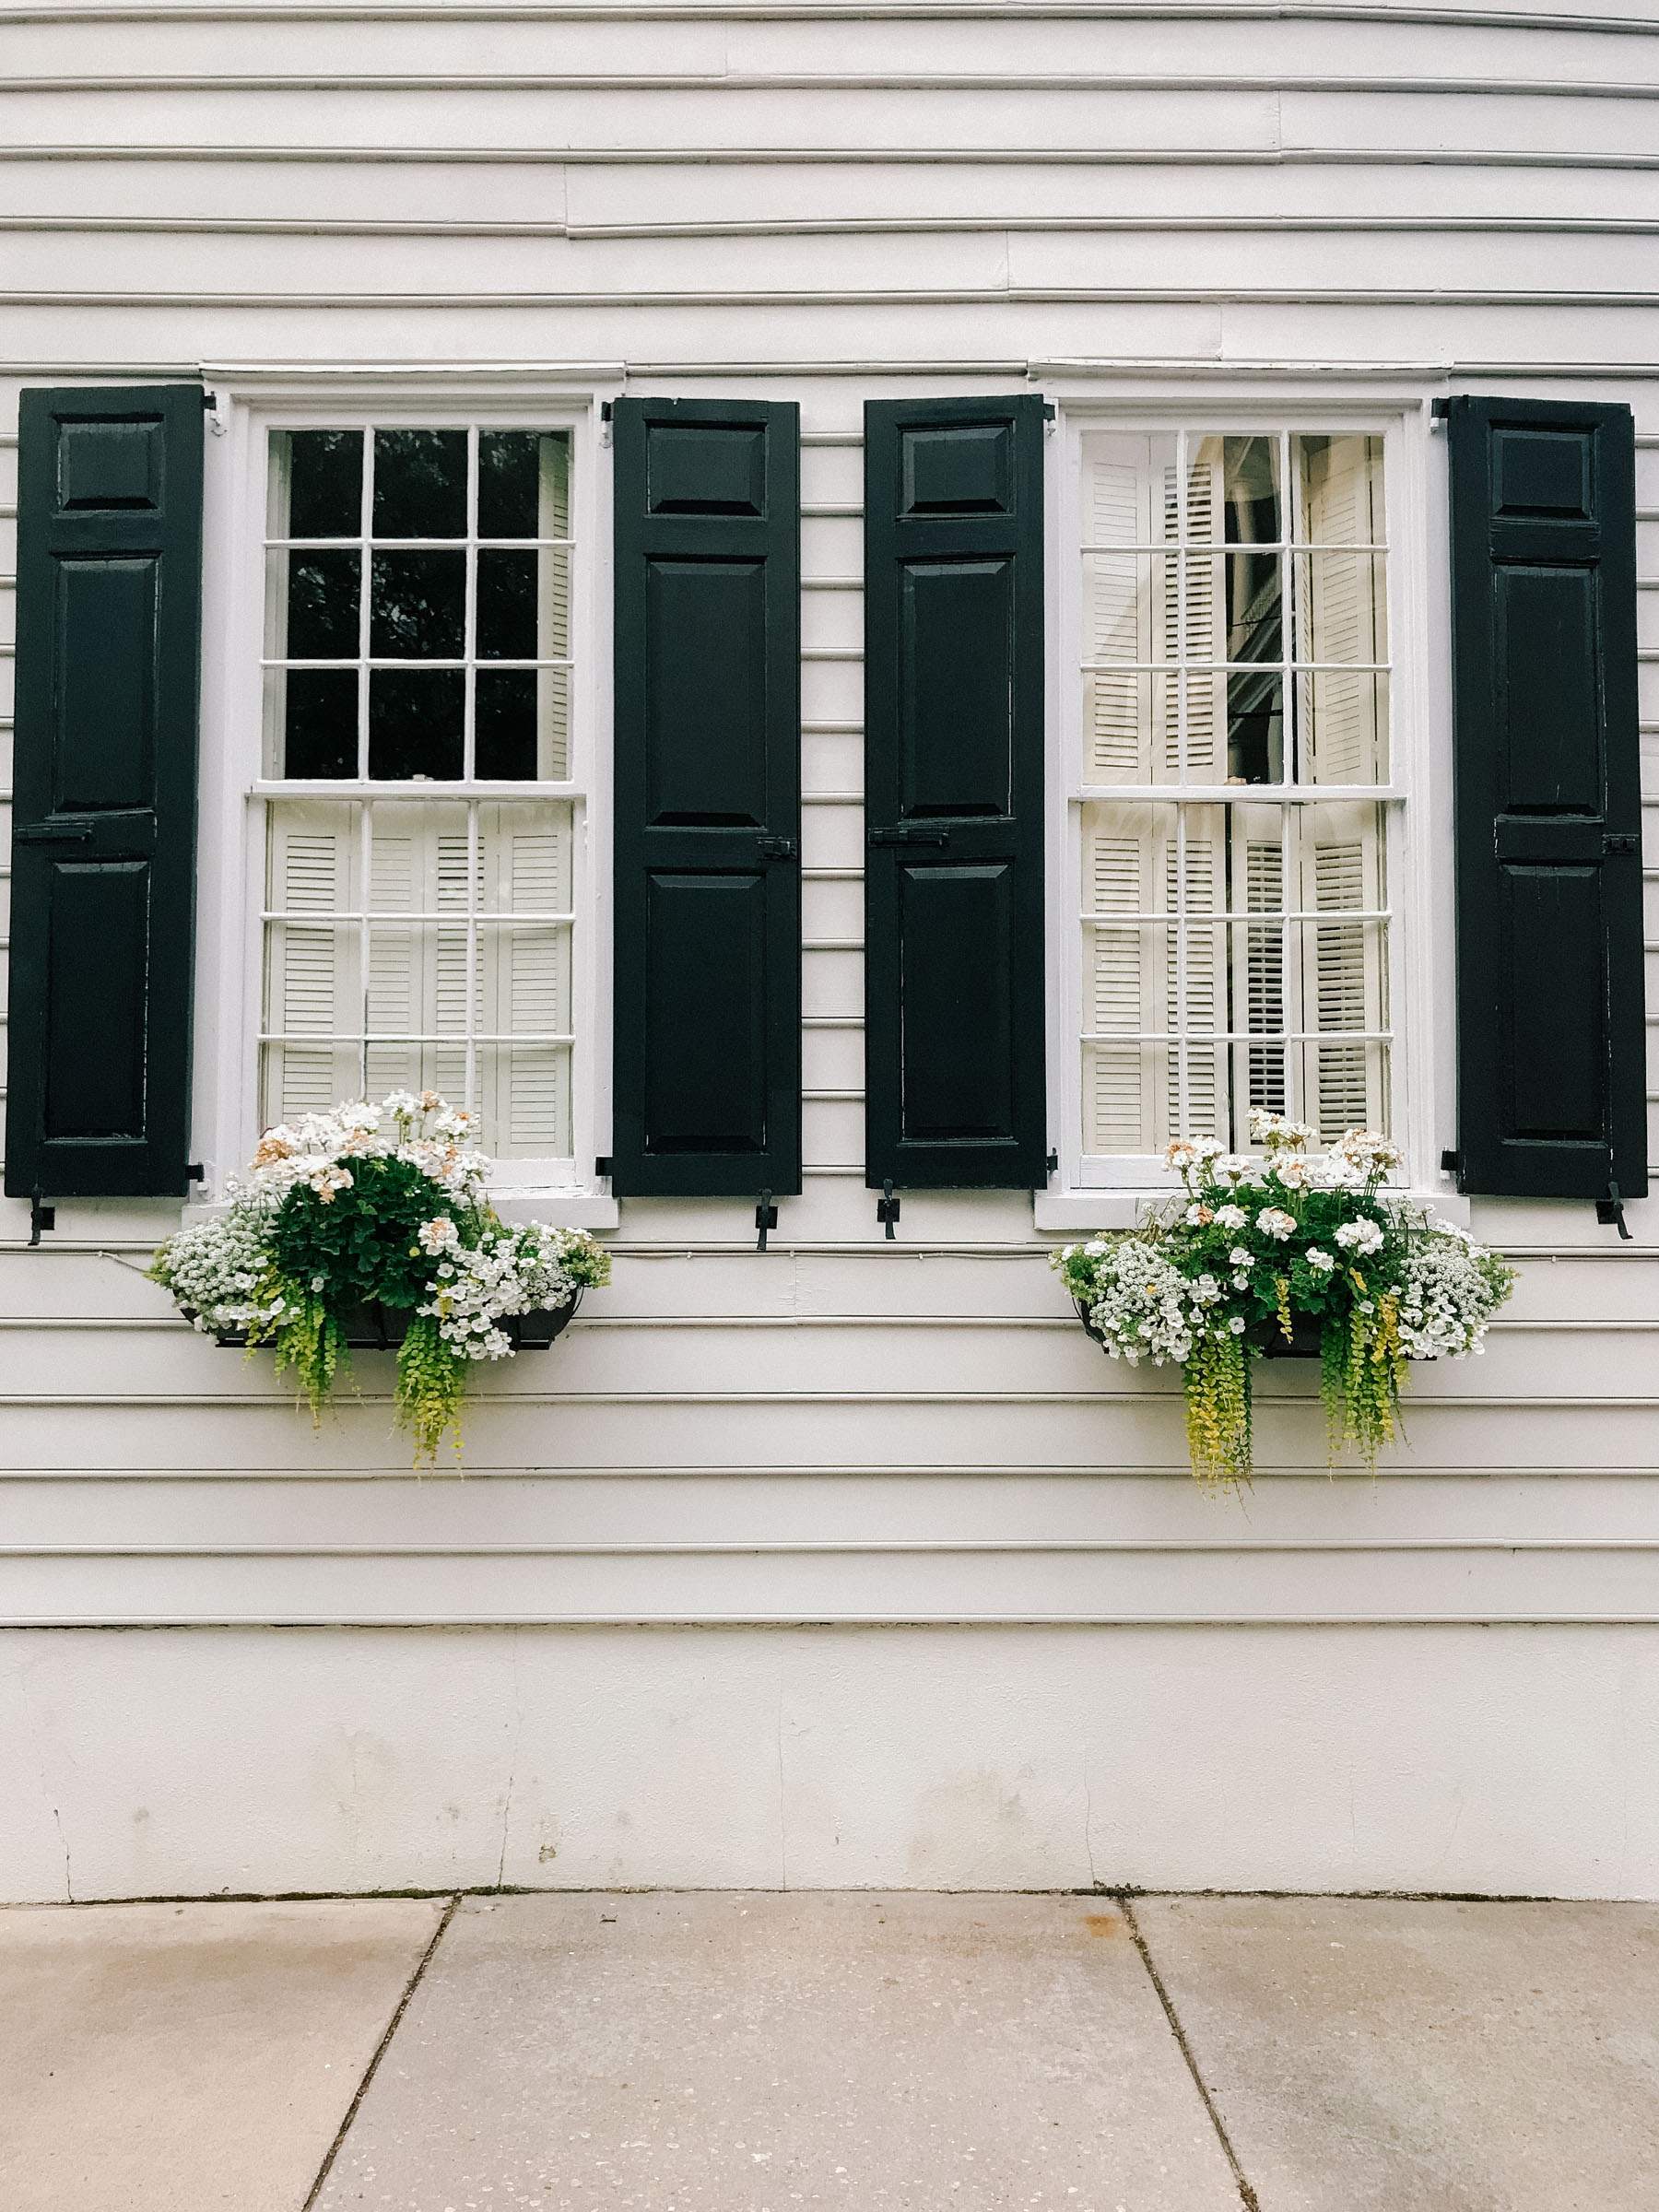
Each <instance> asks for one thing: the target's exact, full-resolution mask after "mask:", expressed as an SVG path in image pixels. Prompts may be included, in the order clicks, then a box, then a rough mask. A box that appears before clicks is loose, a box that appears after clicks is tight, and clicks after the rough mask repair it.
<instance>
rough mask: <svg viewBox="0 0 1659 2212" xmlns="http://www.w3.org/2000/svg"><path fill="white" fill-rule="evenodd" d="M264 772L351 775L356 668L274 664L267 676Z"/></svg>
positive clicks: (354, 765)
mask: <svg viewBox="0 0 1659 2212" xmlns="http://www.w3.org/2000/svg"><path fill="white" fill-rule="evenodd" d="M265 772H266V773H267V774H268V775H272V776H355V775H356V774H357V772H358V676H357V670H356V669H355V668H341V669H335V668H273V669H270V670H269V671H268V672H267V674H266V677H265Z"/></svg>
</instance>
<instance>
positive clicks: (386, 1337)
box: [214, 1290, 582, 1352]
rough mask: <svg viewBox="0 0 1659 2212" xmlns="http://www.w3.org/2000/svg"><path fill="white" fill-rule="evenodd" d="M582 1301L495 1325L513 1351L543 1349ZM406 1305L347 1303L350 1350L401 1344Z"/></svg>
mask: <svg viewBox="0 0 1659 2212" xmlns="http://www.w3.org/2000/svg"><path fill="white" fill-rule="evenodd" d="M581 1303H582V1292H581V1291H580V1290H578V1291H577V1293H576V1295H575V1297H574V1298H572V1299H571V1300H569V1301H568V1302H567V1303H566V1304H564V1305H562V1306H551V1307H546V1308H543V1307H538V1308H536V1309H535V1311H533V1312H529V1313H504V1314H502V1316H501V1319H500V1324H499V1326H500V1329H501V1332H502V1334H503V1335H505V1336H506V1337H507V1339H508V1341H509V1342H510V1343H511V1345H512V1348H513V1350H514V1351H515V1352H545V1351H546V1350H547V1347H548V1346H549V1345H550V1344H551V1343H552V1342H553V1339H554V1338H555V1337H556V1336H559V1335H563V1333H564V1331H565V1330H566V1329H568V1328H569V1327H570V1325H571V1321H572V1320H573V1319H574V1317H575V1313H576V1309H577V1307H578V1306H579V1305H581ZM413 1317H414V1316H413V1309H412V1308H411V1307H408V1306H383V1305H382V1304H381V1302H380V1300H378V1299H373V1300H371V1301H370V1302H369V1304H367V1305H364V1306H351V1307H348V1308H347V1313H346V1342H347V1345H348V1347H350V1349H351V1350H352V1351H354V1352H394V1351H396V1349H397V1347H398V1346H399V1345H400V1344H402V1342H403V1340H404V1337H405V1335H406V1334H407V1332H408V1326H409V1323H410V1321H411V1320H412V1319H413ZM214 1341H215V1342H216V1343H218V1344H220V1345H223V1346H225V1347H228V1348H229V1349H231V1350H235V1349H238V1348H241V1347H246V1345H247V1341H248V1333H247V1331H246V1330H245V1329H220V1330H218V1331H216V1333H215V1338H214Z"/></svg>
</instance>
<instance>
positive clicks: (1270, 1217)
mask: <svg viewBox="0 0 1659 2212" xmlns="http://www.w3.org/2000/svg"><path fill="white" fill-rule="evenodd" d="M1256 1227H1257V1228H1258V1229H1259V1230H1261V1232H1262V1234H1263V1235H1264V1236H1265V1237H1272V1238H1273V1239H1274V1241H1276V1242H1277V1243H1279V1244H1282V1243H1283V1242H1284V1241H1285V1239H1286V1238H1287V1237H1288V1236H1290V1235H1291V1234H1292V1233H1293V1232H1294V1230H1295V1228H1296V1218H1295V1216H1294V1215H1292V1214H1286V1213H1281V1212H1280V1210H1279V1208H1278V1207H1277V1206H1264V1207H1263V1208H1262V1210H1261V1212H1260V1213H1259V1214H1258V1215H1257V1216H1256Z"/></svg>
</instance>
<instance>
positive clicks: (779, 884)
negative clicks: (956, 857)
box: [611, 399, 801, 1197]
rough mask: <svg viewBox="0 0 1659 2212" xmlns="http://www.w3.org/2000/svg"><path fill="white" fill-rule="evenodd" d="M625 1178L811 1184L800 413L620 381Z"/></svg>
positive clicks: (620, 961)
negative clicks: (663, 393)
mask: <svg viewBox="0 0 1659 2212" xmlns="http://www.w3.org/2000/svg"><path fill="white" fill-rule="evenodd" d="M614 437H615V452H616V655H617V657H616V871H615V910H616V940H615V942H616V959H615V982H614V993H615V1004H616V1045H615V1056H614V1065H615V1096H614V1105H613V1136H612V1147H611V1150H612V1163H613V1164H612V1187H613V1188H614V1189H615V1190H616V1191H617V1192H618V1193H619V1194H661V1195H678V1196H688V1197H697V1196H720V1195H740V1194H753V1193H756V1192H759V1191H761V1190H770V1191H771V1192H773V1193H774V1194H782V1193H788V1192H794V1191H798V1190H799V1189H800V1176H801V1073H800V1070H801V1034H800V1032H801V950H800V935H801V928H800V905H801V901H800V866H799V845H800V744H801V732H800V723H801V707H800V657H801V632H800V492H799V447H800V413H799V409H798V408H797V407H795V406H794V404H793V403H785V402H782V401H778V402H773V401H761V400H730V401H727V400H674V399H667V400H654V399H653V400H633V399H629V400H619V401H618V403H617V406H616V410H615V419H614Z"/></svg>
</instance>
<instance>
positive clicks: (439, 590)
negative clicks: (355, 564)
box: [369, 553, 466, 661]
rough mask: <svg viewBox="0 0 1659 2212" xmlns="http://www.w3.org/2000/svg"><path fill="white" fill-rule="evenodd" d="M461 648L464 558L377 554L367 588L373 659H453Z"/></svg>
mask: <svg viewBox="0 0 1659 2212" xmlns="http://www.w3.org/2000/svg"><path fill="white" fill-rule="evenodd" d="M465 645H466V556H465V553H376V554H375V555H374V557H373V564H372V567H371V572H370V587H369V650H370V652H371V653H372V654H373V655H374V656H375V658H376V659H377V660H382V659H383V660H393V661H428V660H431V661H458V660H459V659H460V658H461V655H462V653H464V651H465Z"/></svg>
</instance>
